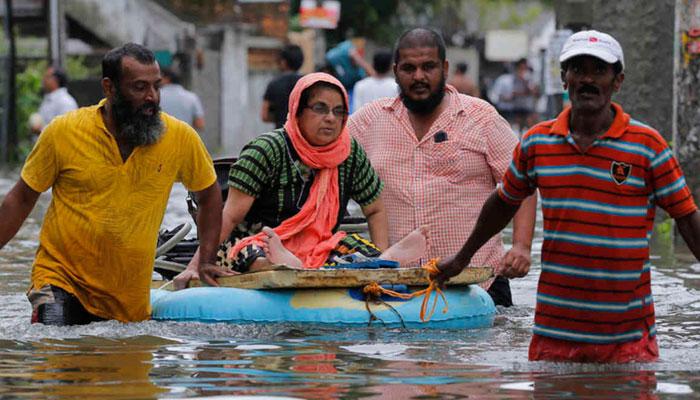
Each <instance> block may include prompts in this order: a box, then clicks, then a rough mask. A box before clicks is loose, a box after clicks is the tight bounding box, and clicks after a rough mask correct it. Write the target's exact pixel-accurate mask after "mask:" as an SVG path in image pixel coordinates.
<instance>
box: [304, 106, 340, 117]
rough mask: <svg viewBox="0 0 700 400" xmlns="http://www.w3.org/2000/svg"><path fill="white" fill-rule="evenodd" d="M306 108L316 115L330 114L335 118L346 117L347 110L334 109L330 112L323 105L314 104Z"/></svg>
mask: <svg viewBox="0 0 700 400" xmlns="http://www.w3.org/2000/svg"><path fill="white" fill-rule="evenodd" d="M306 108H308V109H310V110H311V111H313V112H314V113H316V114H318V115H328V113H329V112H332V113H333V115H334V116H335V117H337V118H346V117H347V116H348V110H346V109H345V107H336V108H334V109H332V110H331V109H330V107H328V105H327V104H325V103H314V104H312V105H310V106H306Z"/></svg>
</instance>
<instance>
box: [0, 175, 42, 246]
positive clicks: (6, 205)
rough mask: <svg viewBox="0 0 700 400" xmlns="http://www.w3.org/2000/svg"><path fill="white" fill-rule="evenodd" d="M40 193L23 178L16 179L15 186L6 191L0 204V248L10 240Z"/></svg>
mask: <svg viewBox="0 0 700 400" xmlns="http://www.w3.org/2000/svg"><path fill="white" fill-rule="evenodd" d="M40 194H41V193H40V192H37V191H35V190H34V189H32V188H31V187H29V185H27V183H26V182H24V180H23V179H20V180H19V181H17V183H16V184H15V186H14V187H13V188H12V189H11V190H10V192H9V193H7V196H5V200H3V202H2V205H0V216H2V223H0V249H2V248H3V247H4V246H5V244H7V242H9V241H10V239H12V238H13V237H14V236H15V235H16V234H17V231H19V228H20V227H21V226H22V223H23V222H24V220H25V219H27V216H28V215H29V213H30V212H31V211H32V209H33V208H34V205H35V204H36V201H37V200H38V199H39V195H40Z"/></svg>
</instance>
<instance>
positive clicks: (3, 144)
mask: <svg viewBox="0 0 700 400" xmlns="http://www.w3.org/2000/svg"><path fill="white" fill-rule="evenodd" d="M5 36H6V37H7V39H8V41H9V42H10V43H9V54H8V57H7V69H6V71H5V72H6V73H7V80H6V82H7V87H6V88H5V92H6V93H7V95H6V96H5V107H4V108H5V112H4V113H3V121H2V124H3V128H4V129H0V163H3V164H7V163H8V162H9V161H10V158H11V156H12V152H14V150H15V149H16V148H17V112H16V101H15V99H16V97H17V94H16V89H17V88H16V85H15V73H16V70H15V58H16V57H17V49H16V47H15V36H14V23H13V20H12V0H5Z"/></svg>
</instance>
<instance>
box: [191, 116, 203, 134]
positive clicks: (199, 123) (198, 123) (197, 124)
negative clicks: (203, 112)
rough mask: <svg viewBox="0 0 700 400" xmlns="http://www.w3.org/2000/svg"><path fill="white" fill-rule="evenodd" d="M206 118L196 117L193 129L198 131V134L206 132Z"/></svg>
mask: <svg viewBox="0 0 700 400" xmlns="http://www.w3.org/2000/svg"><path fill="white" fill-rule="evenodd" d="M204 126H205V124H204V117H195V118H194V121H192V127H193V128H194V129H196V130H197V132H202V131H203V130H204Z"/></svg>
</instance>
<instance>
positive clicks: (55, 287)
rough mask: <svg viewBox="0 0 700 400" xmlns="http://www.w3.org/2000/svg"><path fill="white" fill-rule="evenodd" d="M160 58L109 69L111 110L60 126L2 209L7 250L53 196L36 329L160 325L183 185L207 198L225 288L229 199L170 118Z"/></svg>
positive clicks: (34, 290) (207, 264)
mask: <svg viewBox="0 0 700 400" xmlns="http://www.w3.org/2000/svg"><path fill="white" fill-rule="evenodd" d="M160 80H161V75H160V68H159V66H158V63H157V62H156V61H155V58H154V56H153V53H152V52H151V51H150V50H148V49H146V48H145V47H143V46H140V45H137V44H133V43H129V44H126V45H124V46H122V47H118V48H116V49H113V50H112V51H110V52H109V53H107V55H105V57H104V59H103V60H102V89H103V91H104V94H105V97H106V98H105V99H104V100H102V101H101V102H100V103H99V104H98V105H95V106H91V107H85V108H80V109H78V110H76V111H72V112H69V113H67V114H64V115H63V116H61V117H58V118H56V119H54V120H53V121H52V122H51V123H50V124H49V125H48V126H47V127H46V128H45V130H44V131H43V133H42V135H41V136H40V137H39V140H38V142H37V143H36V146H35V147H34V149H33V150H32V153H31V154H30V155H29V157H28V158H27V160H26V163H25V165H24V168H23V169H22V174H21V179H20V180H19V181H18V182H17V184H16V185H15V186H14V187H13V188H12V190H11V191H10V192H9V193H8V194H7V196H6V198H5V200H4V202H3V203H2V205H0V216H2V217H1V219H0V221H1V222H0V248H2V247H3V246H4V245H5V244H6V243H7V242H8V241H9V240H10V239H11V238H12V237H14V235H15V234H16V233H17V231H18V230H19V228H20V226H21V225H22V223H23V222H24V220H25V219H26V217H27V215H28V214H29V213H30V212H31V210H32V208H33V207H34V205H35V204H36V201H37V199H38V197H39V195H40V194H41V192H44V191H46V190H48V189H51V190H52V199H51V204H50V206H49V208H48V210H47V212H46V216H45V217H44V223H43V225H42V229H41V235H40V238H39V249H38V250H37V254H36V258H35V260H34V265H33V269H32V287H31V288H30V290H29V293H28V297H29V300H30V302H31V303H32V307H33V309H34V311H33V314H32V321H33V322H41V323H45V324H53V325H72V324H87V323H90V322H92V321H99V320H103V319H116V320H119V321H124V322H128V321H141V320H144V319H147V318H149V315H150V302H149V287H150V281H151V271H152V267H153V260H154V257H155V249H156V242H157V237H158V229H159V227H160V223H161V221H162V219H163V214H164V212H165V207H166V205H167V201H168V197H169V194H170V190H171V187H172V185H173V183H174V182H178V181H179V182H182V183H183V184H184V185H185V186H186V187H187V188H188V189H189V190H191V191H194V192H196V194H197V196H198V203H199V204H200V207H201V208H200V212H199V216H198V220H197V225H198V227H199V238H200V242H201V249H202V251H203V253H202V254H203V257H202V258H201V260H202V261H201V264H200V265H199V268H198V270H199V275H200V278H201V279H202V280H204V281H205V282H207V283H209V284H212V285H215V284H216V282H215V281H214V278H215V277H216V276H219V275H223V274H226V273H224V272H222V271H221V270H220V269H219V268H217V267H216V266H214V265H213V264H212V261H213V260H214V257H215V251H216V247H217V241H218V235H219V231H220V226H221V192H220V190H219V187H218V184H217V183H216V174H215V172H214V168H213V165H212V161H211V158H210V156H209V154H208V153H207V150H206V148H205V147H204V144H203V143H202V141H201V140H200V139H199V136H198V135H197V133H196V132H195V131H194V130H193V129H192V128H191V127H189V126H188V125H187V124H185V123H184V122H181V121H179V120H177V119H175V118H173V117H171V116H169V115H167V114H165V113H161V112H160V108H159V102H160V93H159V85H160Z"/></svg>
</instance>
